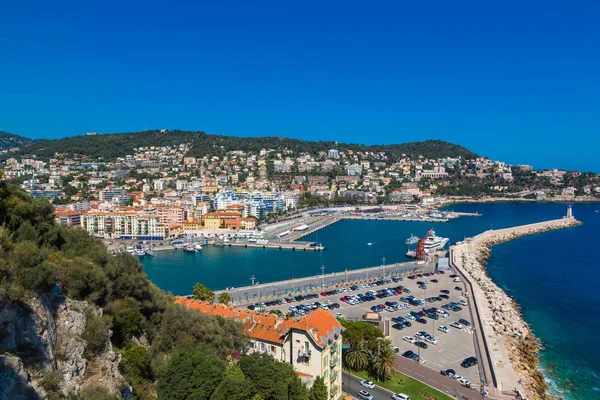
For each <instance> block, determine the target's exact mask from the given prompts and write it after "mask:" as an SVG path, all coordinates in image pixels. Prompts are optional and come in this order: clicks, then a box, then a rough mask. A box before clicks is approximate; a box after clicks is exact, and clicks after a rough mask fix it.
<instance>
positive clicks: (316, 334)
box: [175, 297, 342, 347]
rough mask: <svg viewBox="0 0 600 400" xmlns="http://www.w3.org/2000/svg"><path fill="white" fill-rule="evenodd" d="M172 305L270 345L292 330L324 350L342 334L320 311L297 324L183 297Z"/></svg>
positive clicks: (334, 323) (328, 315)
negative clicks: (230, 323) (230, 322)
mask: <svg viewBox="0 0 600 400" xmlns="http://www.w3.org/2000/svg"><path fill="white" fill-rule="evenodd" d="M175 303H176V304H183V305H185V306H186V307H187V308H190V309H194V310H198V311H200V312H203V313H206V314H212V315H217V316H220V317H223V318H229V319H234V320H236V321H239V322H241V323H242V324H243V326H244V331H245V332H246V333H247V334H248V335H249V336H250V337H252V338H255V339H259V340H263V341H268V342H272V343H279V344H283V342H284V341H285V336H286V335H287V333H288V331H289V330H290V329H292V328H294V329H298V330H301V331H304V332H306V333H308V334H309V335H310V336H311V337H312V338H313V340H314V341H315V343H317V345H318V346H319V347H325V346H326V345H327V344H328V343H327V341H328V339H334V338H335V335H339V334H341V332H342V325H341V324H340V323H339V322H338V320H337V319H335V318H334V316H333V315H331V314H330V313H328V312H327V311H325V310H323V309H320V308H317V309H316V310H314V311H313V312H311V313H309V314H307V315H306V316H304V317H302V318H301V319H300V320H298V321H296V320H295V319H293V318H288V319H284V318H281V317H277V316H276V315H274V314H259V313H257V312H255V311H250V310H246V309H243V308H233V307H231V306H224V305H217V304H214V303H208V302H204V301H198V300H193V299H187V298H185V297H176V298H175Z"/></svg>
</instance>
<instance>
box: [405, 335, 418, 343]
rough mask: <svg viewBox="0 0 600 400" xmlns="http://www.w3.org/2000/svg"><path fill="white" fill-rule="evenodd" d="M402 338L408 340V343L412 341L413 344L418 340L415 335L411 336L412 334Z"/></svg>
mask: <svg viewBox="0 0 600 400" xmlns="http://www.w3.org/2000/svg"><path fill="white" fill-rule="evenodd" d="M402 340H404V341H406V342H408V343H411V344H414V343H415V342H416V340H415V338H414V337H410V336H404V337H403V338H402Z"/></svg>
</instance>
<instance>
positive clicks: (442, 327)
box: [438, 325, 450, 333]
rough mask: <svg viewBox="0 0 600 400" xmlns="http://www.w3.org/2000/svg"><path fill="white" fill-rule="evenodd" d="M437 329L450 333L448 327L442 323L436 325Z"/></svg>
mask: <svg viewBox="0 0 600 400" xmlns="http://www.w3.org/2000/svg"><path fill="white" fill-rule="evenodd" d="M438 331H440V332H444V333H450V329H448V327H447V326H444V325H440V326H438Z"/></svg>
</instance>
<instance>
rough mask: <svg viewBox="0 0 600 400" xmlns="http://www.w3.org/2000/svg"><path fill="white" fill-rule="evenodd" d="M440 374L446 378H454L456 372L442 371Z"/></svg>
mask: <svg viewBox="0 0 600 400" xmlns="http://www.w3.org/2000/svg"><path fill="white" fill-rule="evenodd" d="M440 373H441V374H442V375H444V376H449V377H450V378H452V377H453V376H454V375H455V374H456V372H455V371H454V370H453V369H447V370H445V371H440Z"/></svg>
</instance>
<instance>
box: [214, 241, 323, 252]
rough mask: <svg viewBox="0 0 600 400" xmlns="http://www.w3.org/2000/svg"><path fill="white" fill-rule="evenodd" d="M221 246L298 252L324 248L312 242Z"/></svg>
mask: <svg viewBox="0 0 600 400" xmlns="http://www.w3.org/2000/svg"><path fill="white" fill-rule="evenodd" d="M223 246H229V247H245V248H256V249H278V250H298V251H323V250H325V247H324V246H320V245H317V244H315V243H314V242H268V243H262V244H261V243H253V242H230V243H226V244H224V245H223Z"/></svg>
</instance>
